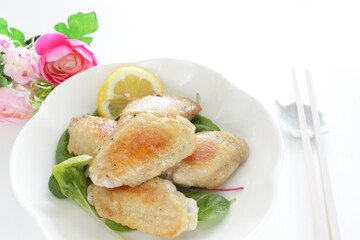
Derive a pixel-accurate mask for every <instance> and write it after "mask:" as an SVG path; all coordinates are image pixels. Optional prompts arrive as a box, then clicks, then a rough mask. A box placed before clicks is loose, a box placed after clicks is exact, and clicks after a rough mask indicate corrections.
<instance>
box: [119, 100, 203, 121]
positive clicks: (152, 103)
mask: <svg viewBox="0 0 360 240" xmlns="http://www.w3.org/2000/svg"><path fill="white" fill-rule="evenodd" d="M200 111H201V106H200V105H199V104H197V103H196V102H194V101H192V100H191V99H189V98H184V97H171V96H165V95H159V94H156V95H148V96H145V97H142V98H138V99H135V100H134V101H132V102H130V103H129V104H128V105H127V106H126V107H125V108H124V110H123V111H122V113H121V117H124V116H127V115H134V114H138V113H142V112H147V113H152V114H154V115H156V116H159V117H166V116H169V115H180V116H182V117H184V118H187V119H192V118H193V117H194V116H195V114H197V113H198V112H200Z"/></svg>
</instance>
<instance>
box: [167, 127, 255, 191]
mask: <svg viewBox="0 0 360 240" xmlns="http://www.w3.org/2000/svg"><path fill="white" fill-rule="evenodd" d="M196 137H197V139H198V142H199V145H198V147H197V148H196V150H195V152H194V153H193V154H192V155H191V156H189V157H187V158H185V159H184V160H183V161H181V162H180V163H179V164H177V165H176V166H175V167H173V168H170V169H168V170H167V172H166V173H165V175H167V176H166V178H169V179H172V181H173V182H174V183H176V184H181V185H185V186H196V187H201V188H209V189H213V188H217V187H218V186H220V185H221V184H223V183H224V182H225V181H226V180H227V179H228V178H229V177H230V175H231V174H232V173H233V172H234V171H235V170H236V169H237V168H238V167H239V166H240V164H242V163H243V162H245V161H246V160H247V158H248V155H249V148H248V145H247V143H246V141H245V140H244V139H239V138H237V137H235V136H234V135H233V134H231V133H228V132H221V131H214V132H200V133H197V134H196Z"/></svg>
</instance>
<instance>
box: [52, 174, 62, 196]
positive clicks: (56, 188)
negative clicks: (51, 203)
mask: <svg viewBox="0 0 360 240" xmlns="http://www.w3.org/2000/svg"><path fill="white" fill-rule="evenodd" d="M48 187H49V190H50V192H51V193H52V194H53V195H54V196H55V197H57V198H66V196H65V195H64V194H63V193H62V192H61V190H60V186H59V183H58V181H57V180H56V178H55V176H54V174H51V176H50V178H49V182H48Z"/></svg>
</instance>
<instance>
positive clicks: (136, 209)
mask: <svg viewBox="0 0 360 240" xmlns="http://www.w3.org/2000/svg"><path fill="white" fill-rule="evenodd" d="M88 199H89V200H90V202H91V203H92V204H93V205H94V206H95V208H96V211H97V213H98V214H99V215H100V216H101V217H103V218H107V219H110V220H113V221H115V222H118V223H120V224H123V225H126V226H128V227H131V228H135V229H137V230H141V231H143V232H146V233H149V234H153V235H156V236H159V237H162V238H167V239H172V238H174V237H176V236H178V235H179V234H180V233H182V232H184V231H191V230H194V229H195V228H196V226H197V213H198V208H197V206H196V202H195V200H193V199H190V198H186V197H185V196H184V195H183V194H182V193H180V192H178V191H176V188H175V186H174V184H173V183H171V182H170V181H168V180H165V179H161V178H154V179H152V180H149V181H147V182H145V183H143V184H141V185H138V186H136V187H126V186H122V187H118V188H104V187H98V186H96V185H90V186H89V188H88Z"/></svg>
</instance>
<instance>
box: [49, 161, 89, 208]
mask: <svg viewBox="0 0 360 240" xmlns="http://www.w3.org/2000/svg"><path fill="white" fill-rule="evenodd" d="M90 159H91V156H88V155H81V156H78V157H73V158H69V159H68V160H66V161H64V162H62V163H60V164H58V165H56V166H54V167H53V169H52V172H53V174H54V176H55V178H56V180H57V181H58V183H59V186H60V190H61V192H62V193H63V194H64V195H65V196H66V197H67V198H69V199H71V200H73V201H75V202H76V203H77V204H78V205H80V206H81V207H82V208H84V209H86V210H90V212H93V211H94V209H93V208H92V206H90V205H89V203H88V201H87V182H86V177H85V172H84V167H85V166H86V165H87V164H88V163H89V161H90Z"/></svg>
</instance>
